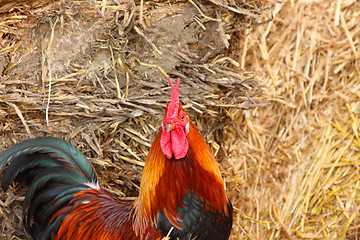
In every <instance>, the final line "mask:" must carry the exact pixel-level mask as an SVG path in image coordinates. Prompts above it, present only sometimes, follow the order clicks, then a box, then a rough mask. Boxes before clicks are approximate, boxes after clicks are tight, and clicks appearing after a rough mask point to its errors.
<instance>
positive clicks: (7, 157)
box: [0, 79, 232, 240]
mask: <svg viewBox="0 0 360 240" xmlns="http://www.w3.org/2000/svg"><path fill="white" fill-rule="evenodd" d="M169 81H170V84H171V87H172V96H171V100H170V102H169V104H168V106H167V108H166V109H165V112H164V119H163V123H162V127H161V128H160V130H159V132H158V134H157V136H156V138H155V140H154V142H153V143H152V146H151V148H150V151H149V155H148V156H147V159H146V164H145V167H144V172H143V176H142V179H141V185H140V194H139V197H138V198H137V200H135V201H134V202H133V201H124V200H119V199H118V198H117V197H116V196H114V195H113V194H112V193H110V192H108V191H106V190H105V189H103V188H101V187H100V186H99V184H98V180H97V177H96V174H95V171H94V169H93V167H92V165H91V164H90V163H89V162H88V160H87V159H86V158H85V157H84V155H82V154H81V153H80V151H79V150H78V149H77V148H75V147H74V146H73V145H71V144H69V143H68V142H66V141H63V140H61V139H58V138H53V137H39V138H34V139H30V140H26V141H24V142H21V143H19V144H16V145H14V146H13V147H11V148H9V149H8V150H6V151H5V152H4V153H2V154H1V155H0V169H2V168H3V167H4V166H5V165H6V167H5V170H4V174H3V177H2V183H1V186H2V189H3V190H4V191H6V190H7V189H8V187H9V185H10V183H11V182H12V181H13V180H14V179H15V178H16V180H17V181H19V182H20V183H22V184H24V185H25V186H28V187H29V188H28V192H27V194H26V197H25V201H24V204H23V224H24V229H25V231H26V233H27V234H28V235H29V236H31V237H32V238H33V239H55V240H70V239H71V240H74V239H81V240H88V239H104V240H105V239H107V240H115V239H117V240H121V239H126V240H137V239H148V240H155V239H161V238H162V237H164V236H167V235H169V236H170V239H180V240H188V239H197V240H204V239H207V240H225V239H228V238H229V235H230V231H231V226H232V205H231V203H230V201H229V199H228V198H227V196H226V193H225V189H224V186H223V180H222V177H221V173H220V170H219V167H218V165H217V163H216V161H215V159H214V157H213V155H212V154H211V151H210V149H209V147H208V145H207V144H206V142H205V141H204V139H203V138H202V137H201V135H200V133H199V132H198V131H197V129H196V128H195V126H194V125H193V124H192V123H191V121H190V120H189V118H188V116H187V115H186V113H185V111H184V110H183V108H182V104H181V102H180V101H179V83H180V81H179V79H178V81H177V83H176V84H173V83H172V82H171V80H170V79H169Z"/></svg>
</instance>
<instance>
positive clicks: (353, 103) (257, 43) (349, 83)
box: [227, 1, 360, 239]
mask: <svg viewBox="0 0 360 240" xmlns="http://www.w3.org/2000/svg"><path fill="white" fill-rule="evenodd" d="M273 14H274V21H273V22H270V23H268V24H266V25H263V26H260V27H258V28H256V30H255V31H254V32H253V34H251V35H249V36H248V39H247V40H246V41H247V48H246V49H245V50H244V51H246V52H247V54H246V57H245V59H246V63H245V64H244V66H245V68H246V69H256V70H258V72H262V73H263V74H264V76H263V80H264V82H263V84H264V85H266V91H265V93H264V96H263V97H264V98H266V99H270V100H271V104H269V105H267V106H265V107H263V108H258V109H256V110H251V111H244V112H243V114H241V115H239V116H238V119H237V121H238V122H239V123H238V125H239V128H240V126H241V127H242V136H243V137H244V139H243V140H238V141H237V143H235V144H234V143H231V145H232V147H231V148H232V150H233V153H234V155H233V156H231V157H230V158H229V165H230V166H231V168H230V169H231V170H230V171H229V172H228V173H229V175H230V172H232V173H234V175H233V177H232V178H231V177H228V179H230V180H229V182H230V183H229V184H228V189H229V192H230V194H231V196H232V199H233V201H234V203H235V206H236V208H237V213H236V215H235V219H236V224H235V226H234V228H233V233H234V235H233V239H358V236H357V235H358V228H359V220H360V218H359V201H360V195H359V185H360V172H359V160H360V151H359V150H360V138H359V137H360V136H359V133H360V131H359V129H360V128H359V124H360V122H359V116H360V77H359V66H360V65H359V63H360V59H359V56H360V32H359V27H360V25H359V14H360V3H359V2H358V1H288V2H286V3H277V4H275V7H274V11H273ZM229 175H227V176H229Z"/></svg>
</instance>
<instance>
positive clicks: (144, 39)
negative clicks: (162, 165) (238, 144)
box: [0, 0, 264, 239]
mask: <svg viewBox="0 0 360 240" xmlns="http://www.w3.org/2000/svg"><path fill="white" fill-rule="evenodd" d="M260 7H261V2H260V1H259V0H254V1H247V2H244V3H241V4H240V3H236V2H235V1H218V0H211V1H198V0H191V1H175V0H174V1H167V0H166V1H155V0H154V1H118V0H102V1H93V0H86V1H67V0H61V1H50V0H48V1H30V0H29V1H28V0H6V1H1V3H0V13H1V16H0V45H1V49H0V72H1V81H0V136H1V138H2V144H1V146H0V151H3V150H4V149H6V148H7V147H9V146H11V145H13V144H14V143H17V142H20V141H21V140H24V139H27V138H29V137H32V136H41V135H51V136H58V137H61V138H64V139H65V140H68V141H70V142H72V143H73V144H75V145H76V146H77V147H79V148H80V149H81V151H82V152H83V153H84V154H85V155H86V156H87V157H88V158H89V159H90V160H91V162H92V163H93V164H94V165H95V168H96V171H97V173H98V176H99V178H100V183H101V185H102V186H104V187H106V188H107V189H110V190H112V191H114V192H116V193H117V194H119V195H120V196H121V197H126V198H133V197H134V196H137V195H138V188H139V180H140V176H141V172H142V167H143V166H144V159H145V157H146V155H147V153H148V150H149V147H150V145H151V142H152V139H153V138H154V136H155V133H156V131H157V129H158V128H159V126H160V123H161V117H162V113H163V109H164V107H165V104H166V101H167V100H168V98H169V94H170V87H169V84H168V82H167V80H166V77H167V76H168V75H170V76H171V77H173V78H175V77H180V78H181V79H182V87H181V90H180V97H181V99H182V101H183V102H184V106H185V108H186V110H187V112H188V113H189V115H190V117H191V119H192V120H193V122H194V123H195V125H197V126H198V128H199V130H200V131H201V133H202V134H203V136H204V137H205V138H206V140H207V141H208V142H209V143H210V145H211V146H212V147H213V150H214V152H215V153H216V156H217V158H219V159H223V156H224V155H225V154H226V149H225V148H224V146H223V144H224V143H223V142H225V140H224V139H231V138H232V135H231V134H227V132H226V129H230V130H231V127H229V126H230V124H231V122H232V119H233V114H234V113H235V112H239V111H240V109H250V108H254V107H257V106H262V105H264V102H262V101H261V100H259V99H258V98H257V97H258V95H259V93H260V92H261V86H260V85H259V84H258V79H257V78H258V77H256V74H255V72H254V71H246V70H242V69H240V67H241V66H240V64H239V59H238V52H239V48H240V47H241V42H242V39H243V38H244V37H243V35H242V31H243V29H247V31H248V29H252V28H253V26H255V25H254V24H256V23H255V20H256V19H259V18H260V16H261V11H260V10H259V9H260ZM230 132H231V131H230ZM14 189H15V190H16V189H17V187H16V186H14ZM23 194H24V191H23V190H20V191H14V192H11V191H8V192H6V193H3V192H0V213H1V215H0V238H1V239H5V238H11V237H14V238H21V239H23V238H25V236H24V234H23V231H22V229H21V225H20V224H19V223H20V219H21V207H20V204H21V200H22V199H23V197H21V196H24V195H23Z"/></svg>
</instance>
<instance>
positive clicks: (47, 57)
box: [45, 17, 59, 124]
mask: <svg viewBox="0 0 360 240" xmlns="http://www.w3.org/2000/svg"><path fill="white" fill-rule="evenodd" d="M58 21H59V17H57V18H56V21H55V23H54V25H53V27H52V28H51V35H50V41H49V44H48V48H47V51H46V52H45V55H46V63H47V66H48V73H49V89H48V99H47V103H46V109H45V118H46V124H49V106H50V97H51V64H50V57H49V55H48V53H49V52H50V47H51V45H52V43H53V41H54V34H55V27H56V24H57V22H58Z"/></svg>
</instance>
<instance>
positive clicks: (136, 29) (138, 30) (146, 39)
mask: <svg viewBox="0 0 360 240" xmlns="http://www.w3.org/2000/svg"><path fill="white" fill-rule="evenodd" d="M134 29H135V31H136V32H137V33H138V34H139V35H140V36H142V37H143V38H144V39H145V41H147V42H148V43H149V44H150V45H151V46H152V47H153V49H154V50H155V51H156V52H157V53H159V54H160V55H161V54H162V52H161V51H160V50H159V49H158V48H157V47H156V46H155V44H153V43H152V42H151V41H150V39H149V38H148V37H147V36H146V35H145V34H144V33H143V32H141V31H140V29H139V28H138V27H137V26H134Z"/></svg>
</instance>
